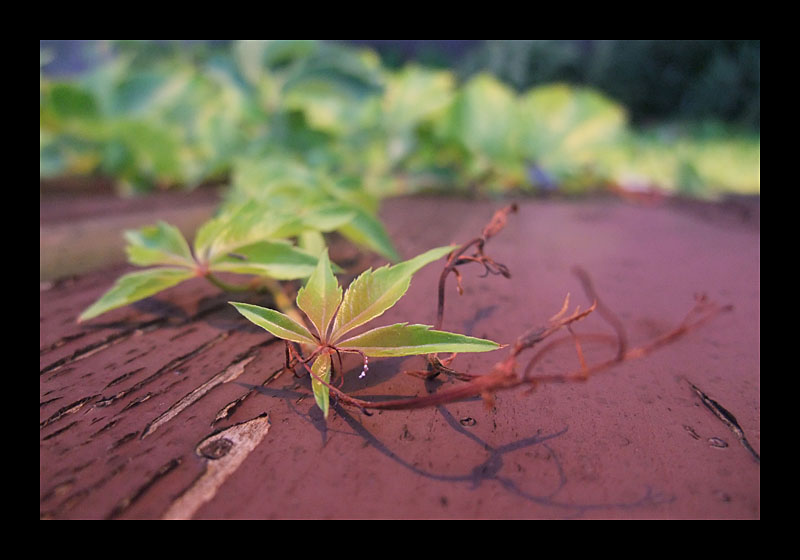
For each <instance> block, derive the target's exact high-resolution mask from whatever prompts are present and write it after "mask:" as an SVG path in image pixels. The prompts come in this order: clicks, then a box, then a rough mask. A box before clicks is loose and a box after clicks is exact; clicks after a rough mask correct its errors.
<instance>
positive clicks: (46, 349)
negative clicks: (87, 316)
mask: <svg viewBox="0 0 800 560" xmlns="http://www.w3.org/2000/svg"><path fill="white" fill-rule="evenodd" d="M88 332H89V331H81V332H78V333H74V334H68V335H66V336H62V337H61V338H59V339H58V340H56V341H55V342H53V343H51V344H49V345H47V346H45V347H44V348H39V355H40V356H43V355H44V354H47V353H48V352H50V351H52V350H55V349H56V348H61V347H62V346H64V345H65V344H66V343H67V342H72V341H73V340H77V339H79V338H83V337H84V336H86V335H87V334H88Z"/></svg>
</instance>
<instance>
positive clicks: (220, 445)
mask: <svg viewBox="0 0 800 560" xmlns="http://www.w3.org/2000/svg"><path fill="white" fill-rule="evenodd" d="M232 448H233V442H232V441H231V440H229V439H228V438H219V439H215V440H212V441H209V442H207V443H205V444H203V445H201V446H200V447H199V448H198V449H197V453H198V454H199V455H201V456H203V457H205V458H207V459H212V460H214V459H220V458H222V457H224V456H225V455H227V454H228V452H229V451H230V450H231V449H232Z"/></svg>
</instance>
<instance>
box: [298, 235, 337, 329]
mask: <svg viewBox="0 0 800 560" xmlns="http://www.w3.org/2000/svg"><path fill="white" fill-rule="evenodd" d="M341 302H342V288H341V287H340V286H339V282H338V281H337V280H336V277H335V276H334V275H333V270H331V261H330V259H329V258H328V251H323V252H322V253H321V254H320V257H319V263H318V264H317V268H315V269H314V272H313V273H312V274H311V277H310V278H309V279H308V282H307V283H306V285H305V286H303V287H302V288H300V290H299V291H298V292H297V307H299V308H300V309H301V310H302V311H303V313H305V314H306V315H307V316H308V318H309V319H311V322H312V323H313V324H314V326H315V327H316V328H317V333H318V334H319V337H320V339H321V340H324V339H325V335H326V334H327V332H328V325H329V324H330V322H331V319H332V318H333V316H334V315H335V314H336V310H337V309H339V304H340V303H341Z"/></svg>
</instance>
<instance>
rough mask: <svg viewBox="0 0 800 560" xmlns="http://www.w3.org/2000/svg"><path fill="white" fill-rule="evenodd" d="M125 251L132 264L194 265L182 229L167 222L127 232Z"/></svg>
mask: <svg viewBox="0 0 800 560" xmlns="http://www.w3.org/2000/svg"><path fill="white" fill-rule="evenodd" d="M125 240H126V241H127V242H128V245H127V247H126V248H125V251H126V252H127V253H128V260H129V261H130V263H131V264H135V265H138V266H151V265H159V264H164V265H179V266H188V267H191V266H193V265H194V259H193V258H192V252H191V250H190V249H189V244H188V243H186V239H184V237H183V234H182V233H181V232H180V230H179V229H178V228H177V227H175V226H173V225H170V224H168V223H166V222H162V221H159V222H158V223H157V224H156V225H153V226H145V227H143V228H141V229H137V230H129V231H126V232H125Z"/></svg>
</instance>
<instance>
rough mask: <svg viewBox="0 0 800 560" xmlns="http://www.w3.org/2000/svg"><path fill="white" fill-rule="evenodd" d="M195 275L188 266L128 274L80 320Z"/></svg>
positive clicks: (128, 302) (147, 295)
mask: <svg viewBox="0 0 800 560" xmlns="http://www.w3.org/2000/svg"><path fill="white" fill-rule="evenodd" d="M193 276H194V272H193V271H191V270H189V269H186V268H153V269H150V270H143V271H141V272H132V273H130V274H126V275H124V276H122V277H120V278H119V279H117V282H116V284H114V286H113V287H112V288H111V289H110V290H109V291H108V292H106V293H105V294H103V296H102V297H101V298H100V299H98V300H97V301H96V302H94V303H93V304H92V305H91V306H90V307H89V308H88V309H87V310H86V311H84V312H83V313H82V314H81V316H80V317H78V321H86V320H88V319H92V318H93V317H97V316H98V315H101V314H103V313H105V312H106V311H111V310H112V309H116V308H117V307H122V306H124V305H128V304H130V303H133V302H135V301H139V300H142V299H145V298H147V297H150V296H152V295H153V294H156V293H158V292H160V291H162V290H166V289H167V288H171V287H172V286H174V285H176V284H179V283H181V282H183V281H184V280H188V279H189V278H192V277H193Z"/></svg>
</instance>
